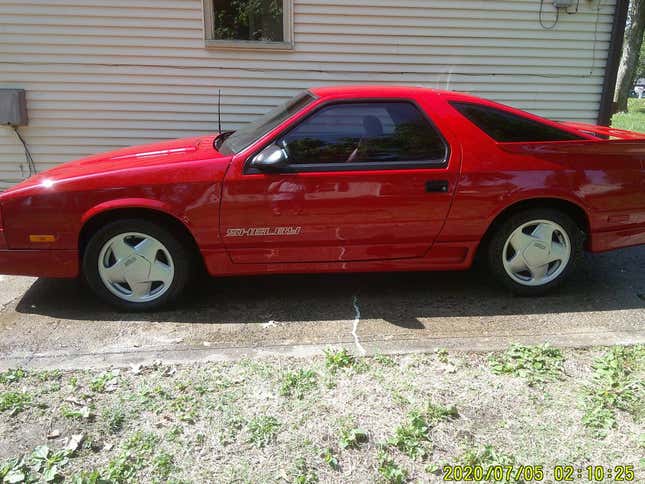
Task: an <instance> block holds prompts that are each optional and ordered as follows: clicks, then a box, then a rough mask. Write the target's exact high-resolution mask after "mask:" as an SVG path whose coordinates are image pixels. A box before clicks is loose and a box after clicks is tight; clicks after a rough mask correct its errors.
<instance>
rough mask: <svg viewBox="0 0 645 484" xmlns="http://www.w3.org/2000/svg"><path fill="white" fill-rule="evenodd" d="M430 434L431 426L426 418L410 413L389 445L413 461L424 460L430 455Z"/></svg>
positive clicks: (419, 414) (417, 413) (397, 429)
mask: <svg viewBox="0 0 645 484" xmlns="http://www.w3.org/2000/svg"><path fill="white" fill-rule="evenodd" d="M429 432H430V425H429V423H428V421H427V419H426V417H425V416H424V415H422V414H421V413H420V412H417V411H414V412H410V414H409V415H408V418H407V421H406V422H405V423H404V424H402V425H400V426H399V427H397V428H396V430H395V431H394V437H392V438H390V439H389V440H388V443H389V444H390V445H393V446H394V447H396V448H397V449H399V450H400V451H401V452H403V453H404V454H405V455H407V456H408V457H410V458H411V459H417V458H419V457H421V458H424V457H426V456H427V455H428V449H427V446H428V443H429V442H430V435H429Z"/></svg>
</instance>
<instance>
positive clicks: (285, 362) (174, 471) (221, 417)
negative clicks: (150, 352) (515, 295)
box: [0, 346, 645, 484]
mask: <svg viewBox="0 0 645 484" xmlns="http://www.w3.org/2000/svg"><path fill="white" fill-rule="evenodd" d="M643 351H644V349H643V347H642V346H641V347H627V348H623V347H616V348H610V347H602V348H590V349H562V350H557V349H553V348H550V347H544V346H537V347H533V346H528V347H527V346H514V347H512V348H510V349H507V350H506V351H499V352H494V353H492V354H484V353H472V352H459V351H446V350H441V351H437V352H434V353H427V354H419V355H404V356H399V355H389V356H382V355H381V356H378V357H356V356H352V354H351V353H350V352H348V351H342V350H341V351H333V350H328V352H327V355H324V356H321V357H314V358H309V359H307V360H303V359H299V358H275V359H271V360H269V359H266V360H263V359H258V360H244V361H240V362H209V363H202V364H193V365H151V366H147V367H142V368H141V369H140V371H137V372H133V371H128V370H127V369H121V370H120V372H119V371H105V370H74V371H63V372H57V371H51V370H50V371H48V372H40V371H35V370H29V371H24V370H12V371H4V372H2V373H1V374H2V378H1V379H0V440H2V443H3V445H0V482H3V480H7V481H20V480H22V481H23V482H45V481H47V479H52V480H53V481H54V482H59V481H60V482H72V483H78V484H99V483H100V482H106V481H109V482H115V483H117V482H232V481H235V482H277V481H280V482H297V483H302V484H307V483H315V482H316V481H318V482H351V481H355V480H356V479H360V480H361V482H380V483H385V482H390V483H398V482H419V481H420V482H438V481H439V480H441V479H442V476H441V474H442V471H443V470H444V468H445V466H447V465H453V466H454V465H455V464H470V465H482V466H485V467H490V466H492V465H506V464H511V463H514V465H515V466H516V467H517V466H519V465H526V466H530V465H534V464H542V465H544V473H545V479H544V480H545V482H547V481H548V482H551V481H552V477H553V475H552V472H551V471H550V470H551V469H553V466H555V465H559V464H561V463H563V462H565V463H567V464H571V465H574V466H577V467H581V468H584V466H586V465H588V464H589V463H590V462H591V463H594V462H599V463H605V464H603V465H623V464H624V465H634V466H639V465H643V466H645V461H641V460H640V459H641V456H642V453H643V449H644V448H645V434H644V433H643V431H642V418H643V405H642V403H641V402H645V396H644V395H643V390H644V388H643V385H642V381H643V376H642V375H643V365H644V363H645V354H643ZM445 361H448V364H446V363H445ZM563 368H566V372H565V371H563ZM359 369H360V371H359ZM495 373H501V375H496V374H495ZM328 380H329V381H333V383H334V385H333V386H329V385H326V383H327V381H328ZM529 381H531V382H532V381H535V382H540V383H539V384H535V385H532V386H531V385H528V384H527V383H528V382H529ZM45 388H46V389H47V391H46V392H45V391H44V389H45ZM50 388H51V391H50ZM301 395H302V396H303V398H302V400H301V399H300V398H299V397H300V396H301ZM457 409H458V411H457ZM12 412H14V413H13V415H10V413H12ZM583 417H584V418H583ZM596 432H598V434H603V433H604V432H606V438H603V439H600V438H598V437H597V436H596ZM49 436H51V437H50V438H48V437H49ZM73 436H82V441H81V442H80V443H79V444H78V445H74V446H72V447H75V449H74V450H73V451H71V450H70V449H71V447H70V448H68V441H69V440H70V438H71V437H73ZM572 436H574V437H573V438H572ZM45 444H46V445H47V446H49V450H47V449H46V448H45V447H42V446H43V445H45ZM23 449H24V450H23ZM640 462H642V464H639V463H640ZM643 468H645V467H643ZM23 476H24V477H23ZM504 477H505V478H506V479H509V480H510V479H511V478H509V477H507V476H504ZM512 477H515V476H512ZM522 477H523V476H520V478H522ZM639 477H640V476H639Z"/></svg>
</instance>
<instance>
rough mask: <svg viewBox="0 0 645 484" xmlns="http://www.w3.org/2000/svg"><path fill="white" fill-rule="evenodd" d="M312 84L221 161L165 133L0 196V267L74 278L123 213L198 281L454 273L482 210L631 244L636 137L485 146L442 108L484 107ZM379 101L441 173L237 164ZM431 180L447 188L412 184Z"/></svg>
mask: <svg viewBox="0 0 645 484" xmlns="http://www.w3.org/2000/svg"><path fill="white" fill-rule="evenodd" d="M313 92H314V93H315V94H316V95H317V96H318V99H317V101H316V102H314V103H312V104H311V105H309V106H307V107H306V108H304V109H303V110H302V111H301V112H299V113H297V114H296V115H295V116H294V117H292V118H291V119H288V120H286V121H285V122H284V123H282V124H281V125H279V126H278V127H276V128H275V129H274V130H272V131H271V132H269V133H267V134H266V135H265V136H263V137H261V138H260V139H258V140H257V141H256V142H254V143H253V144H252V145H251V146H249V147H248V148H247V149H245V150H243V151H242V152H240V153H238V154H237V155H235V156H223V155H222V154H220V153H218V152H217V151H216V150H214V148H213V140H214V137H213V136H210V137H204V138H195V139H190V140H176V141H171V142H164V143H158V144H155V145H150V146H146V147H139V148H128V149H125V150H119V151H117V152H113V153H108V154H104V155H98V156H94V157H89V158H87V159H84V160H80V161H78V162H73V163H70V164H66V165H62V166H61V167H58V168H55V169H53V170H50V171H48V172H45V173H43V174H41V175H39V176H37V177H34V178H32V179H30V180H29V181H27V182H25V183H23V184H21V185H19V186H17V187H15V188H13V189H12V190H10V191H8V192H6V193H4V194H2V195H1V196H0V203H1V207H0V208H1V215H0V217H1V218H0V220H1V223H0V273H4V274H28V275H40V276H50V277H73V276H75V275H77V274H78V266H79V264H78V260H79V235H80V233H81V230H82V228H83V226H84V225H85V224H86V223H87V222H88V221H90V220H92V219H93V217H95V216H98V215H101V214H104V213H107V212H109V211H112V210H122V209H127V208H138V209H148V210H153V211H156V212H160V213H164V214H166V215H167V216H170V217H173V218H174V219H176V220H178V221H179V222H181V223H182V224H184V226H185V227H186V228H187V229H188V230H189V231H190V233H191V234H192V235H193V237H194V239H195V241H196V243H197V246H198V247H199V249H200V251H201V253H202V256H203V258H204V261H205V263H206V266H207V269H208V271H209V272H210V273H211V274H213V275H236V274H261V273H280V272H337V271H381V270H383V271H396V270H404V271H408V270H432V269H465V268H468V267H469V266H470V264H471V262H472V259H473V256H474V254H475V251H476V249H477V247H478V245H479V243H480V241H481V240H482V238H483V236H484V234H485V233H486V231H487V230H488V229H489V227H490V226H491V224H492V223H493V221H494V220H495V218H496V217H497V216H498V215H499V214H500V213H502V212H503V211H504V210H506V209H508V207H510V206H512V205H514V204H516V203H519V202H524V201H527V200H535V199H554V200H561V201H566V202H568V203H571V204H573V205H574V206H576V207H579V208H580V210H582V211H583V212H584V214H585V218H586V220H587V222H588V226H589V230H590V233H589V243H588V248H589V249H590V250H592V251H602V250H609V249H614V248H618V247H625V246H629V245H637V244H645V176H644V175H645V135H638V134H636V133H628V132H621V131H619V130H611V129H603V128H599V127H589V126H586V125H584V126H582V125H574V124H569V125H560V124H557V123H552V124H553V125H554V126H557V127H558V128H560V129H567V130H571V131H572V132H575V133H578V134H579V135H580V138H581V139H580V140H577V141H562V142H539V143H526V142H521V143H497V142H495V141H494V140H492V139H491V138H489V137H488V136H487V135H486V134H484V132H482V131H481V130H479V129H478V128H477V127H476V126H475V125H474V124H472V123H470V122H469V121H468V120H467V119H466V118H464V117H463V116H462V115H461V114H460V113H459V112H458V111H457V110H456V109H454V108H453V107H452V106H451V105H450V101H451V100H455V99H456V100H466V101H468V102H478V103H482V104H491V105H494V103H488V102H487V101H483V100H479V99H477V98H472V97H469V96H463V95H459V94H455V93H442V92H437V91H432V90H427V89H421V88H407V87H398V88H382V87H374V88H365V87H363V88H355V87H349V88H336V89H331V88H326V89H317V90H313ZM382 98H387V99H407V100H410V101H412V102H414V103H416V104H417V105H418V106H420V107H421V108H422V109H423V110H424V111H425V113H426V115H427V116H428V118H430V119H431V120H432V122H433V123H434V124H435V125H436V127H437V128H438V130H439V131H440V132H441V134H442V135H443V137H444V138H445V140H446V141H447V142H448V144H449V145H450V157H449V159H448V162H447V163H446V165H445V166H443V167H419V168H405V169H388V170H379V169H375V168H373V167H371V168H370V169H369V170H361V171H335V172H307V173H282V174H259V173H255V174H253V173H246V172H245V164H246V163H247V160H248V159H249V157H251V156H252V155H253V154H255V153H257V152H258V151H259V150H260V149H261V148H262V147H264V146H266V145H267V143H269V142H270V141H271V140H273V139H274V138H275V137H276V136H277V135H278V134H279V133H281V132H282V131H283V130H286V129H289V128H290V127H291V126H293V125H295V124H296V123H298V122H299V121H300V120H301V119H302V118H303V117H304V116H306V115H307V113H309V112H311V111H312V110H314V109H316V108H317V106H319V105H320V104H321V103H324V102H336V101H341V100H348V101H351V100H364V99H382ZM505 109H508V108H505ZM511 111H513V112H515V113H521V112H519V111H516V110H511ZM521 114H522V115H525V116H528V117H531V115H528V114H526V113H521ZM533 118H534V119H536V120H539V119H540V118H537V117H533ZM540 121H544V120H540ZM580 130H583V131H580ZM591 132H596V133H599V134H600V135H602V136H607V137H609V138H612V139H602V138H599V137H594V136H592V135H590V134H588V133H591ZM613 138H622V139H613ZM436 181H440V182H446V183H447V187H448V189H447V191H446V192H444V193H434V192H431V191H430V192H428V191H426V185H427V183H428V182H436ZM33 235H52V236H53V237H54V239H53V242H47V241H43V240H45V239H42V238H38V237H36V238H35V239H33V240H32V238H31V236H33ZM47 240H49V239H47ZM45 266H46V267H45Z"/></svg>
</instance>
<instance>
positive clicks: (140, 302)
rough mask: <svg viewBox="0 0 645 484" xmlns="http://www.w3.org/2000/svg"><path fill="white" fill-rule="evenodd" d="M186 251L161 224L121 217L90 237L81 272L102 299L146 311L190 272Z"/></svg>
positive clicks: (172, 294) (178, 288) (177, 289)
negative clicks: (122, 218) (121, 218)
mask: <svg viewBox="0 0 645 484" xmlns="http://www.w3.org/2000/svg"><path fill="white" fill-rule="evenodd" d="M190 256H191V254H190V251H189V250H188V249H187V248H186V247H185V245H184V244H183V243H182V242H181V240H180V239H179V238H177V237H175V236H174V235H173V234H172V233H171V232H170V231H169V230H168V229H167V228H165V227H163V226H161V225H158V224H156V223H154V222H150V221H148V220H142V219H141V220H140V219H129V220H121V221H116V222H112V223H110V224H108V225H106V226H105V227H103V228H101V229H100V230H98V231H97V232H96V233H95V234H94V235H93V236H92V237H91V238H90V240H89V242H88V244H87V247H86V249H85V253H84V255H83V274H84V275H85V279H86V280H87V282H88V284H89V286H90V287H91V288H92V289H93V291H94V292H95V293H96V294H97V295H98V296H99V297H101V298H102V299H103V300H105V301H107V302H108V303H110V304H112V305H114V306H117V307H118V308H120V309H124V310H127V311H149V310H154V309H158V308H160V307H161V306H164V305H166V304H168V303H170V302H172V301H173V300H175V299H176V298H177V297H178V296H179V295H180V294H181V292H182V291H183V289H184V287H185V286H186V283H187V282H188V279H189V276H190V272H191V267H192V263H191V257H190Z"/></svg>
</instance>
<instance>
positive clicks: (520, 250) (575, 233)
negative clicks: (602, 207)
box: [487, 208, 584, 296]
mask: <svg viewBox="0 0 645 484" xmlns="http://www.w3.org/2000/svg"><path fill="white" fill-rule="evenodd" d="M583 243H584V233H583V232H582V230H581V229H580V228H579V227H578V225H577V224H576V223H575V222H574V221H573V219H572V218H571V217H569V216H568V215H567V214H565V213H563V212H560V211H558V210H554V209H548V208H543V209H542V208H535V209H528V210H523V211H521V212H518V213H516V214H514V215H512V216H510V217H509V218H508V219H506V220H505V221H504V222H502V223H501V224H500V225H499V227H497V229H496V230H495V232H494V233H493V234H492V237H491V239H490V242H489V244H488V247H487V260H488V267H489V269H490V271H491V272H492V274H493V275H494V276H495V278H496V279H497V280H498V281H500V282H501V283H502V284H503V285H504V286H506V287H507V288H509V289H510V290H511V291H513V292H514V293H516V294H519V295H522V296H538V295H541V294H544V293H546V292H548V291H550V290H552V289H555V288H556V287H558V286H559V285H560V284H562V283H563V282H564V281H565V280H566V279H567V278H568V277H569V276H570V275H571V273H572V272H573V271H574V270H575V268H576V266H577V265H578V263H579V261H580V258H581V255H582V250H583Z"/></svg>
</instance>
